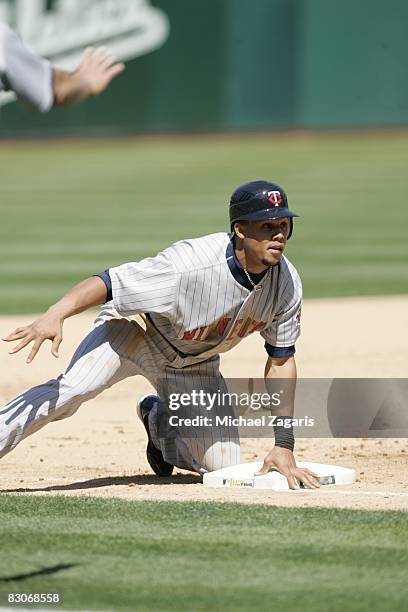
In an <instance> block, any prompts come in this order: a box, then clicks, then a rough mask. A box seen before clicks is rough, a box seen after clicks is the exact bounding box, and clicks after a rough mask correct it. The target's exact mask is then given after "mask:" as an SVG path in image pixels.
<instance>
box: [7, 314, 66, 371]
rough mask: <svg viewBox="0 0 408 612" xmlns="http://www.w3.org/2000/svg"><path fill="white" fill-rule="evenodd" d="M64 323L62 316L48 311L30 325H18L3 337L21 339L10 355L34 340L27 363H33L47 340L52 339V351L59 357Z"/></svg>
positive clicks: (9, 340)
mask: <svg viewBox="0 0 408 612" xmlns="http://www.w3.org/2000/svg"><path fill="white" fill-rule="evenodd" d="M62 324H63V319H62V318H61V317H60V316H58V315H57V314H55V313H51V312H46V313H45V314H43V315H42V316H41V317H39V318H38V319H36V320H35V321H34V322H33V323H31V324H30V325H26V326H25V327H17V329H15V330H14V331H13V332H12V333H11V334H9V335H8V336H6V337H5V338H3V340H4V341H5V342H14V341H15V340H20V341H21V342H19V344H17V346H15V347H14V348H12V349H11V350H10V351H9V354H10V355H13V354H14V353H18V351H21V349H23V348H25V347H26V346H27V345H28V344H30V342H33V343H34V344H33V346H32V347H31V351H30V354H29V355H28V357H27V359H26V363H31V361H32V360H33V359H34V357H35V356H36V354H37V353H38V350H39V348H40V346H41V345H42V343H43V342H44V341H45V340H51V341H52V346H51V353H52V354H53V355H54V357H58V349H59V346H60V344H61V342H62Z"/></svg>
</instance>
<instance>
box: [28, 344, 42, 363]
mask: <svg viewBox="0 0 408 612" xmlns="http://www.w3.org/2000/svg"><path fill="white" fill-rule="evenodd" d="M43 342H44V338H41V340H36V341H35V342H34V344H33V348H32V349H31V351H30V354H29V355H28V357H27V359H26V363H31V362H32V360H33V359H34V357H35V356H36V354H37V353H38V349H39V348H40V346H41V345H42V343H43Z"/></svg>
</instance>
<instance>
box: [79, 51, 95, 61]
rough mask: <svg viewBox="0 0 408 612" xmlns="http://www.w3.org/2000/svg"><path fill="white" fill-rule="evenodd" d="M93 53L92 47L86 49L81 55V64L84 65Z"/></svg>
mask: <svg viewBox="0 0 408 612" xmlns="http://www.w3.org/2000/svg"><path fill="white" fill-rule="evenodd" d="M94 51H95V49H94V47H87V48H86V49H85V51H84V52H83V54H82V60H81V63H83V64H84V63H86V62H87V61H88V60H89V58H90V57H91V56H92V54H93V52H94Z"/></svg>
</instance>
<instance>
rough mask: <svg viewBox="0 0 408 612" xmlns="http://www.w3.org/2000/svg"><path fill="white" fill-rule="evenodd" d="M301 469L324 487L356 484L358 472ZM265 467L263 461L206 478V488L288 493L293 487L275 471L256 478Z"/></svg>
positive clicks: (335, 468) (305, 464) (301, 463)
mask: <svg viewBox="0 0 408 612" xmlns="http://www.w3.org/2000/svg"><path fill="white" fill-rule="evenodd" d="M297 466H298V467H300V468H309V470H311V471H312V472H314V473H315V474H317V475H318V476H319V477H320V484H321V485H339V484H341V485H349V484H352V483H353V482H355V481H356V473H355V471H354V470H352V469H350V468H345V467H339V466H337V465H326V464H324V463H311V462H310V461H299V462H298V463H297ZM261 467H262V462H261V461H251V462H249V463H241V464H239V465H233V466H231V467H227V468H223V469H222V470H216V471H215V472H208V473H207V474H204V478H203V484H204V486H206V487H228V488H234V489H270V490H272V491H288V490H289V485H288V481H287V479H286V477H285V476H283V475H282V474H280V473H279V472H276V471H275V470H272V471H270V472H268V473H267V474H265V475H264V476H255V472H257V471H258V470H260V469H261Z"/></svg>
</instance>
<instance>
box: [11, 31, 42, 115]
mask: <svg viewBox="0 0 408 612" xmlns="http://www.w3.org/2000/svg"><path fill="white" fill-rule="evenodd" d="M0 79H1V81H2V85H3V88H4V89H5V90H12V91H14V93H15V94H16V96H17V97H18V98H19V99H20V100H23V101H25V102H28V104H30V105H31V106H34V107H35V108H36V109H37V110H39V111H40V112H43V113H45V112H47V111H49V110H50V108H51V107H52V105H53V103H54V92H53V71H52V66H51V64H50V62H49V61H48V60H46V59H44V58H43V57H40V56H39V55H36V54H35V53H33V52H32V51H30V49H28V47H26V46H25V45H24V43H23V41H22V40H21V38H20V37H19V36H18V35H17V34H16V33H15V32H14V31H13V30H12V29H11V28H9V26H8V25H6V24H5V23H0Z"/></svg>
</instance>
